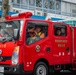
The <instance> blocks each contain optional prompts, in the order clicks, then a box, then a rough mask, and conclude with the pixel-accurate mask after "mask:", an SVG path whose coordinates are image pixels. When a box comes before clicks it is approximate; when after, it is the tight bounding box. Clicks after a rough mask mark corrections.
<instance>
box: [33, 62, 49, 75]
mask: <svg viewBox="0 0 76 75" xmlns="http://www.w3.org/2000/svg"><path fill="white" fill-rule="evenodd" d="M33 75H48V67H47V65H46V64H45V63H44V62H38V63H37V64H36V65H35V68H34V72H33Z"/></svg>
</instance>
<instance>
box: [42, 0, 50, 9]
mask: <svg viewBox="0 0 76 75" xmlns="http://www.w3.org/2000/svg"><path fill="white" fill-rule="evenodd" d="M48 4H49V1H48V0H44V1H43V7H44V8H48V7H49V5H48Z"/></svg>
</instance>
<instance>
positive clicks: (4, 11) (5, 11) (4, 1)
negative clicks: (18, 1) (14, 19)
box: [1, 0, 9, 20]
mask: <svg viewBox="0 0 76 75" xmlns="http://www.w3.org/2000/svg"><path fill="white" fill-rule="evenodd" d="M8 11H9V0H2V17H1V20H4V19H5V16H7V15H8Z"/></svg>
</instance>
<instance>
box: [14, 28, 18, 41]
mask: <svg viewBox="0 0 76 75" xmlns="http://www.w3.org/2000/svg"><path fill="white" fill-rule="evenodd" d="M13 38H14V39H15V40H18V39H19V29H14V32H13Z"/></svg>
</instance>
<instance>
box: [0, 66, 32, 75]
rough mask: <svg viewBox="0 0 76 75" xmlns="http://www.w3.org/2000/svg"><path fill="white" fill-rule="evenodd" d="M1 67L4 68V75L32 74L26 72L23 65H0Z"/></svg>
mask: <svg viewBox="0 0 76 75" xmlns="http://www.w3.org/2000/svg"><path fill="white" fill-rule="evenodd" d="M0 67H4V72H3V73H4V74H15V75H16V74H21V75H22V74H26V75H29V74H32V71H24V70H23V66H22V65H17V66H9V65H0Z"/></svg>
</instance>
